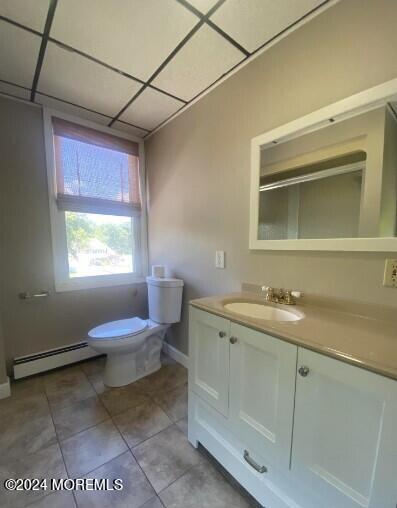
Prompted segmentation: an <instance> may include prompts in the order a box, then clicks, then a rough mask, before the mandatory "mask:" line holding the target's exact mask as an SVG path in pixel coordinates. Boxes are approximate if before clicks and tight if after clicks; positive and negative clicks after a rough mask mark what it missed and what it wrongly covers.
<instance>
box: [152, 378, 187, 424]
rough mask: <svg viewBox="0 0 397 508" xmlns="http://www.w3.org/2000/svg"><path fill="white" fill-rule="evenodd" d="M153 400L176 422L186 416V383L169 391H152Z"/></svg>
mask: <svg viewBox="0 0 397 508" xmlns="http://www.w3.org/2000/svg"><path fill="white" fill-rule="evenodd" d="M151 396H152V398H153V400H154V401H155V403H156V404H158V405H159V406H160V407H161V408H162V409H163V410H164V411H165V412H166V413H167V415H168V416H169V417H170V418H171V420H172V421H174V422H176V421H178V420H181V419H182V418H184V417H185V416H187V384H183V385H180V386H177V387H176V388H173V389H172V390H169V391H161V392H156V393H153V394H152V395H151Z"/></svg>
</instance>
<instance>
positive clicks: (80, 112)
mask: <svg viewBox="0 0 397 508" xmlns="http://www.w3.org/2000/svg"><path fill="white" fill-rule="evenodd" d="M35 102H37V103H38V104H42V105H43V106H47V107H48V108H51V109H55V110H57V111H61V112H62V113H67V114H68V115H73V116H77V117H78V118H83V119H84V120H90V121H91V122H95V123H100V124H102V125H107V124H108V123H109V122H110V118H109V117H107V116H103V115H99V114H98V113H94V112H92V111H88V110H86V109H84V108H79V107H78V106H74V105H72V104H68V103H67V102H62V101H59V100H58V99H54V98H52V97H47V96H46V95H42V94H39V93H38V94H36V98H35Z"/></svg>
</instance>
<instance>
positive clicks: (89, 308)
mask: <svg viewBox="0 0 397 508" xmlns="http://www.w3.org/2000/svg"><path fill="white" fill-rule="evenodd" d="M0 154H1V157H0V221H1V222H0V308H1V309H2V318H3V333H4V342H5V352H6V358H7V360H8V362H10V360H11V359H12V358H14V357H16V356H20V355H25V354H30V353H34V352H37V351H41V350H46V349H49V348H53V347H57V346H62V345H64V344H70V343H73V342H78V341H80V340H83V339H85V338H86V336H87V335H86V334H87V331H88V330H89V329H90V328H91V327H93V326H94V325H97V324H99V323H101V322H105V321H110V320H113V319H120V318H122V317H129V316H131V315H139V316H142V317H145V316H146V305H147V304H146V285H145V284H141V285H139V286H135V287H132V286H120V287H113V288H101V289H95V290H94V289H91V290H84V291H71V292H67V293H54V276H53V264H52V252H51V236H50V218H49V210H48V195H47V176H46V167H45V154H44V139H43V124H42V111H41V109H40V108H38V107H33V106H30V105H27V104H24V103H21V102H15V101H12V100H9V99H6V98H4V97H0ZM42 289H45V290H50V291H51V292H52V295H51V296H50V297H49V298H46V299H44V298H43V299H40V300H37V301H33V300H31V301H21V300H19V299H18V293H19V292H21V291H32V292H34V291H39V290H42Z"/></svg>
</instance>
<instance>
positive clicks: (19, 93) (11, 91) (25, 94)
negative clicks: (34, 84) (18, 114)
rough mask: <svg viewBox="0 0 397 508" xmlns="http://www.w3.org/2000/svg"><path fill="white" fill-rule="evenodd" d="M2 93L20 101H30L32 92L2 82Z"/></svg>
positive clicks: (0, 88)
mask: <svg viewBox="0 0 397 508" xmlns="http://www.w3.org/2000/svg"><path fill="white" fill-rule="evenodd" d="M0 93H5V94H7V95H12V96H13V97H19V98H20V99H30V90H26V88H20V87H19V86H15V85H11V84H9V83H4V82H3V81H0Z"/></svg>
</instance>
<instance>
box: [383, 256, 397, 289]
mask: <svg viewBox="0 0 397 508" xmlns="http://www.w3.org/2000/svg"><path fill="white" fill-rule="evenodd" d="M383 285H384V286H387V287H391V288H397V259H386V261H385V272H384V274H383Z"/></svg>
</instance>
